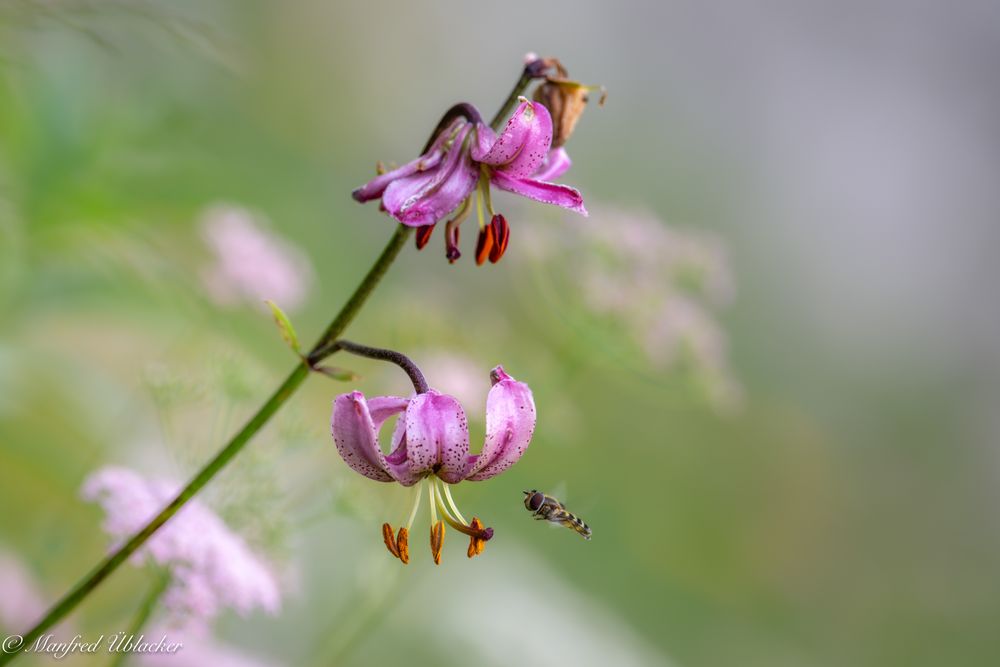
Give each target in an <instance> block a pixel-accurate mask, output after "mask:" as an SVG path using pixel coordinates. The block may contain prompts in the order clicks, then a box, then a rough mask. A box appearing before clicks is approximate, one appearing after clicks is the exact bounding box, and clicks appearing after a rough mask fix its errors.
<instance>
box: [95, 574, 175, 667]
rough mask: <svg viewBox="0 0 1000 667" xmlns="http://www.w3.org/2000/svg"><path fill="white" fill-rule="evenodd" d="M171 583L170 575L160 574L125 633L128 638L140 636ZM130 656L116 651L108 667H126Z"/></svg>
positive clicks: (124, 652)
mask: <svg viewBox="0 0 1000 667" xmlns="http://www.w3.org/2000/svg"><path fill="white" fill-rule="evenodd" d="M169 583H170V573H169V572H161V573H159V575H158V576H157V577H156V582H155V583H154V584H153V587H152V588H150V589H149V593H147V594H146V599H145V600H143V601H142V605H140V607H139V611H137V612H136V614H135V617H134V618H133V619H132V624H131V625H129V627H128V630H126V631H125V636H126V637H131V636H134V635H137V634H139V632H140V631H141V630H142V628H143V626H145V625H146V623H147V622H148V621H149V617H150V616H152V615H153V610H155V609H156V605H157V603H158V602H159V601H160V597H161V596H162V595H163V591H165V590H167V585H168V584H169ZM129 655H130V654H129V652H128V651H116V652H115V655H114V657H113V658H111V662H109V663H108V667H121V665H124V664H125V661H126V660H128V657H129Z"/></svg>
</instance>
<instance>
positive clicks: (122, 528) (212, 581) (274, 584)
mask: <svg viewBox="0 0 1000 667" xmlns="http://www.w3.org/2000/svg"><path fill="white" fill-rule="evenodd" d="M179 489H180V485H178V484H175V483H173V482H170V481H167V480H157V479H153V480H149V479H145V478H144V477H142V476H141V475H139V474H138V473H136V472H134V471H132V470H129V469H127V468H120V467H113V466H111V467H106V468H102V469H100V470H98V471H96V472H95V473H93V474H92V475H91V476H90V477H88V478H87V480H86V481H85V482H84V485H83V489H82V495H83V497H84V499H86V500H91V501H96V502H98V503H100V505H101V507H103V508H104V513H105V518H104V523H103V524H102V527H103V529H104V531H105V532H106V533H107V534H108V535H110V536H111V537H112V538H113V539H114V540H115V542H116V544H115V546H117V545H118V544H119V543H120V542H121V541H123V540H124V539H126V538H128V537H130V536H131V535H133V534H134V533H136V532H137V531H138V530H139V529H140V528H142V527H143V526H144V525H145V524H146V522H147V521H149V520H150V519H152V518H153V516H155V515H156V514H157V512H159V511H160V509H162V508H163V506H164V505H165V504H166V503H168V502H169V501H171V500H173V498H174V496H175V495H176V494H177V492H178V491H179ZM132 558H133V562H136V563H137V564H141V563H145V562H147V561H148V560H152V561H153V562H154V563H156V564H157V565H160V566H161V567H164V568H166V569H168V570H169V573H170V577H171V581H170V584H169V586H168V588H167V590H166V591H165V593H164V596H163V604H164V606H165V607H166V608H167V609H168V610H169V611H170V612H171V613H172V614H173V615H175V616H176V617H177V618H178V619H181V620H184V621H185V622H186V623H188V624H191V623H192V622H193V623H194V624H197V623H199V622H207V621H209V620H210V619H212V618H214V617H215V616H216V615H218V614H219V612H221V611H222V610H223V608H225V607H230V608H232V609H234V610H235V611H236V612H237V613H239V614H241V615H244V616H245V615H247V614H249V613H250V612H251V611H253V610H254V609H256V608H258V607H259V608H261V609H263V610H264V611H266V612H268V613H271V614H276V613H277V612H278V611H279V609H280V607H281V591H280V586H279V584H278V580H277V577H276V576H275V573H274V572H273V570H272V567H271V565H270V564H269V563H267V562H266V561H265V560H264V559H263V558H261V557H260V556H258V555H257V554H255V553H254V552H253V551H252V550H251V549H250V548H249V546H247V544H246V542H245V541H244V540H243V538H241V537H240V536H239V535H237V534H235V533H234V532H232V531H231V530H230V529H229V528H228V527H227V526H226V524H225V523H224V522H223V521H222V519H220V518H219V517H218V516H217V515H216V514H215V513H214V512H212V511H211V510H210V509H208V508H207V507H205V506H204V505H203V504H202V503H201V502H199V501H198V500H190V501H188V503H187V504H186V505H185V506H184V507H183V508H181V510H180V511H179V512H178V513H177V515H176V516H174V517H173V518H172V519H170V521H169V522H167V523H166V524H165V525H164V526H163V528H161V529H160V530H159V531H158V532H157V533H156V534H155V535H153V537H151V538H150V539H149V541H148V542H147V543H146V544H145V545H144V546H143V547H142V548H141V549H140V550H139V551H137V552H136V553H135V555H134V556H133V557H132Z"/></svg>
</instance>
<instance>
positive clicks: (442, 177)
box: [382, 126, 479, 227]
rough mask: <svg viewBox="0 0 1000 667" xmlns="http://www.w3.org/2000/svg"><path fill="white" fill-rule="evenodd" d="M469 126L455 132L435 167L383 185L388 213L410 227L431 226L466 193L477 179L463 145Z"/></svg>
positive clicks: (477, 173) (457, 203) (455, 205)
mask: <svg viewBox="0 0 1000 667" xmlns="http://www.w3.org/2000/svg"><path fill="white" fill-rule="evenodd" d="M470 129H471V126H469V127H466V128H463V129H462V130H460V131H459V132H458V134H457V135H456V137H455V141H454V143H453V144H452V145H451V148H449V149H448V153H447V155H445V157H444V159H443V160H442V161H441V163H440V164H439V165H438V166H437V167H435V168H434V169H431V170H428V171H426V172H422V173H419V174H414V175H412V176H407V177H405V178H401V179H398V180H395V181H393V182H392V183H390V184H389V185H388V187H386V189H385V193H384V194H383V195H382V204H383V206H385V208H386V210H387V211H388V212H389V215H391V216H392V217H394V218H396V220H399V221H400V222H401V223H403V224H404V225H409V226H410V227H421V226H424V225H432V224H434V223H436V222H438V221H439V220H441V219H442V218H444V217H445V216H447V215H448V214H449V213H451V212H452V211H453V210H455V208H456V207H457V206H458V205H459V204H460V203H462V200H464V199H465V198H466V197H468V196H469V194H470V193H471V192H472V190H473V188H475V187H476V181H477V180H478V178H479V171H478V170H477V169H476V168H475V165H473V164H472V161H471V159H470V158H469V150H468V148H467V147H464V146H463V143H464V140H465V137H466V136H467V135H468V133H469V131H470ZM463 148H464V150H463Z"/></svg>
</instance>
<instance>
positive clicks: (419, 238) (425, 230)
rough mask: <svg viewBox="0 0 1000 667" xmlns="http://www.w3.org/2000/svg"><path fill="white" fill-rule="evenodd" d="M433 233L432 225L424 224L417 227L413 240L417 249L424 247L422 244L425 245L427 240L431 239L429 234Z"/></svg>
mask: <svg viewBox="0 0 1000 667" xmlns="http://www.w3.org/2000/svg"><path fill="white" fill-rule="evenodd" d="M435 224H436V223H435ZM433 233H434V225H424V226H423V227H417V234H416V236H415V237H414V240H415V241H416V242H417V250H423V249H424V246H425V245H427V243H428V241H430V240H431V234H433Z"/></svg>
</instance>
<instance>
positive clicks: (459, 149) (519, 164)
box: [353, 98, 587, 264]
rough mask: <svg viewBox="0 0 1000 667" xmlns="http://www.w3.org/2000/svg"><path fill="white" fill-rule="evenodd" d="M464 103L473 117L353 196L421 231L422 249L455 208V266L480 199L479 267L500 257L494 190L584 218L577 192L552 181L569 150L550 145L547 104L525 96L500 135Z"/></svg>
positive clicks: (505, 232)
mask: <svg viewBox="0 0 1000 667" xmlns="http://www.w3.org/2000/svg"><path fill="white" fill-rule="evenodd" d="M462 106H463V107H464V108H465V109H466V110H468V113H466V114H464V117H461V118H456V119H455V120H454V121H453V122H452V123H450V124H449V125H447V126H446V127H445V128H444V129H443V130H442V131H441V132H440V133H439V134H438V136H437V137H436V138H435V140H434V141H433V142H432V143H431V145H430V146H429V147H428V149H427V152H425V153H424V154H423V155H421V156H419V157H418V158H416V159H415V160H413V161H411V162H408V163H407V164H404V165H403V166H401V167H399V168H397V169H394V170H392V171H389V172H387V173H384V174H381V175H379V176H377V177H376V178H374V179H372V180H371V181H369V182H368V183H367V184H365V185H364V186H362V187H360V188H358V189H357V190H355V191H354V192H353V196H354V198H355V199H356V200H357V201H359V202H366V201H370V200H372V199H377V198H379V197H381V199H382V208H383V209H384V210H385V211H386V212H387V213H388V214H389V215H390V216H392V217H393V218H395V219H396V220H398V221H399V222H401V223H403V224H404V225H408V226H411V227H419V228H422V229H418V231H417V246H418V247H423V246H424V245H425V244H426V243H427V240H428V239H429V238H430V231H431V230H432V229H433V226H434V225H436V224H437V223H438V222H439V221H441V220H443V219H444V218H445V217H447V216H448V215H449V214H450V213H451V212H452V211H456V209H457V211H456V213H455V215H454V216H453V217H452V218H451V219H450V220H449V221H448V223H447V228H446V238H445V244H446V249H447V250H446V254H447V257H448V259H449V260H450V261H454V260H455V259H457V258H458V257H459V256H460V253H459V251H458V226H459V225H460V224H461V222H462V220H463V219H464V218H465V217H466V216H467V215H468V214H469V212H470V211H471V209H472V207H473V200H475V208H476V213H477V217H478V218H479V230H480V237H479V242H478V244H477V249H476V261H477V263H480V264H481V263H482V262H483V261H485V259H487V258H488V259H490V261H492V262H496V261H497V260H499V259H500V257H501V256H502V255H503V253H504V251H505V250H506V246H507V238H508V236H509V228H508V226H507V221H506V218H504V216H502V215H500V214H498V213H497V212H496V211H495V210H494V209H493V205H492V201H491V198H490V186H491V185H495V186H496V187H498V188H500V189H501V190H507V191H508V192H513V193H514V194H518V195H521V196H523V197H527V198H529V199H534V200H536V201H540V202H543V203H546V204H554V205H556V206H561V207H562V208H566V209H569V210H571V211H576V212H577V213H581V214H583V215H587V209H586V208H585V207H584V204H583V197H582V195H581V194H580V192H579V191H578V190H576V189H575V188H572V187H569V186H568V185H561V184H557V183H553V182H552V181H553V180H555V179H557V178H559V177H560V176H561V175H562V174H564V173H565V172H566V170H567V169H569V167H570V165H571V164H572V163H571V161H570V159H569V156H568V155H567V154H566V150H565V149H564V148H562V147H559V148H556V149H552V148H551V146H552V117H551V115H550V114H549V111H548V109H546V108H545V106H544V105H543V104H541V103H539V102H532V101H529V100H527V99H525V98H521V103H520V104H519V105H518V107H517V109H516V110H515V111H514V113H513V115H512V116H511V117H510V119H509V120H508V121H507V124H506V126H505V127H504V129H503V131H502V132H501V133H500V134H499V135H497V134H496V133H495V132H494V131H493V130H492V129H491V128H490V127H489V126H488V125H486V124H485V123H484V122H482V120H481V118H480V117H479V113H478V111H476V110H475V108H474V107H472V106H471V105H462ZM487 215H488V216H489V221H487V219H486V216H487Z"/></svg>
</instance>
